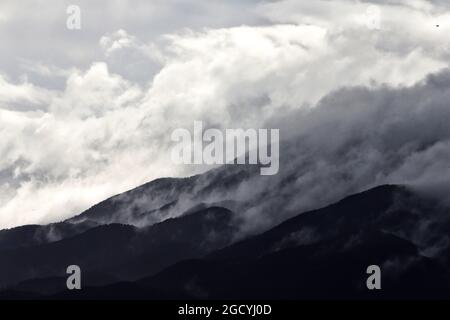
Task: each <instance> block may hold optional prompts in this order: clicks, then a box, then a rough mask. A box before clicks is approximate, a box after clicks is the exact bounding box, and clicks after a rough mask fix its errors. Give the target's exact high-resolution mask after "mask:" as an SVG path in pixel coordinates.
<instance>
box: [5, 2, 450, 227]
mask: <svg viewBox="0 0 450 320" xmlns="http://www.w3.org/2000/svg"><path fill="white" fill-rule="evenodd" d="M152 3H153V2H152ZM155 3H157V2H155ZM243 3H244V4H240V3H237V2H230V4H228V5H226V8H225V9H224V10H227V12H231V13H234V12H238V11H239V12H241V14H237V15H232V14H230V15H226V17H229V18H227V19H225V18H224V19H222V20H221V21H220V23H215V22H214V23H213V20H214V19H213V18H214V17H215V16H216V14H212V17H211V18H210V20H208V19H206V18H205V19H204V20H200V21H199V20H198V19H197V18H198V15H199V13H198V12H202V13H204V12H213V11H214V10H216V8H217V7H215V5H218V4H217V3H216V4H211V5H209V4H207V5H199V4H196V5H193V6H190V5H188V4H186V6H187V7H189V8H191V9H192V8H197V9H198V12H197V11H195V10H192V12H189V14H188V16H189V17H191V19H187V20H186V21H185V24H184V25H181V24H180V22H179V21H178V20H177V18H179V17H180V15H181V12H183V10H181V9H180V8H179V7H175V6H171V5H170V4H169V5H167V4H162V3H159V4H158V5H155V6H156V7H152V8H151V9H149V8H147V7H145V10H144V9H143V12H147V15H148V14H149V13H148V12H149V11H151V12H152V16H156V15H157V13H158V12H159V13H164V12H166V16H167V11H170V14H168V15H169V16H172V17H173V18H172V20H167V21H165V22H164V23H163V22H162V21H160V20H158V21H159V24H158V23H156V22H154V23H155V25H153V26H154V27H155V29H152V31H149V30H150V29H149V28H148V27H149V26H147V25H144V24H143V21H144V20H145V18H146V17H147V15H146V14H143V13H142V15H140V13H139V12H140V11H139V10H132V11H131V10H129V9H126V8H125V7H123V2H121V1H117V2H115V4H114V5H112V6H110V7H108V10H107V12H106V13H105V14H106V15H107V16H108V17H110V19H104V21H106V23H105V25H102V24H99V23H98V21H99V20H98V21H97V23H93V21H91V20H89V19H93V17H97V18H98V19H101V17H100V12H101V10H100V9H101V7H96V6H94V5H93V4H92V5H91V4H87V3H84V2H83V3H81V8H82V10H83V8H85V9H86V10H84V11H82V12H87V13H89V12H90V13H91V14H92V16H88V17H87V19H88V21H87V23H83V25H87V26H88V27H87V28H88V31H89V32H88V31H86V32H83V30H82V31H81V33H79V34H78V35H76V36H74V35H71V34H68V31H67V30H64V29H60V28H61V27H57V28H55V30H57V31H52V32H58V34H57V37H56V38H55V43H57V46H58V49H57V50H56V49H55V51H54V52H53V51H52V53H51V56H52V55H54V57H53V58H52V59H50V60H47V61H46V60H45V59H43V58H42V57H43V56H44V55H43V52H42V50H43V49H42V43H41V44H40V45H38V44H36V43H33V42H30V43H28V42H27V43H26V44H24V43H25V42H26V41H25V40H24V43H18V42H17V39H13V38H12V37H11V36H7V37H6V36H5V37H2V38H4V39H6V40H5V41H6V42H7V47H8V49H7V50H6V51H4V52H3V54H0V60H1V61H5V59H6V58H7V57H8V55H13V54H14V55H17V56H18V57H20V59H16V64H15V68H13V69H12V68H11V67H9V66H6V65H4V64H0V72H1V73H0V137H1V138H2V139H1V140H0V154H1V155H2V157H1V158H0V190H1V192H0V227H2V228H5V227H12V226H16V225H22V224H28V223H47V222H50V221H58V220H62V219H64V218H67V217H70V216H72V215H74V214H76V213H79V212H81V211H82V210H84V209H86V208H87V207H89V206H91V205H92V204H94V203H96V202H98V201H100V200H102V199H104V198H106V197H108V196H111V195H113V194H116V193H119V192H123V191H125V190H127V189H130V188H132V187H135V186H137V185H139V184H142V183H144V182H146V181H149V180H151V179H154V178H157V177H162V176H185V175H190V174H193V173H196V172H201V171H204V170H206V169H207V168H209V167H203V166H177V165H175V164H172V163H171V161H170V147H171V143H170V135H171V132H172V131H173V130H174V129H175V128H180V127H181V128H191V127H192V125H193V122H194V121H195V120H201V121H203V122H204V123H207V124H208V125H209V126H211V127H215V128H266V127H273V128H282V130H283V131H284V133H283V131H282V133H281V134H282V138H283V134H284V137H285V140H286V141H289V142H288V144H287V146H286V149H285V151H281V154H280V155H281V161H284V162H282V164H281V167H280V170H281V171H282V172H281V173H280V175H279V176H277V177H276V178H274V179H275V180H272V181H271V183H272V184H273V185H278V184H280V183H283V184H280V188H279V189H278V190H279V191H278V193H277V194H276V197H277V199H278V200H277V201H281V202H262V203H261V205H260V206H256V207H255V208H254V209H253V210H249V211H248V213H247V215H248V217H249V219H250V218H251V217H252V216H254V215H257V214H259V213H260V212H269V211H270V210H269V209H270V208H272V207H273V206H283V207H284V208H286V212H291V211H295V210H299V209H304V208H308V207H310V206H313V205H318V204H321V203H326V202H327V201H329V200H332V199H334V198H336V197H338V196H340V195H342V194H344V193H346V192H349V191H353V190H355V191H358V190H359V188H361V187H365V186H370V185H374V184H377V183H384V182H389V181H392V182H396V183H410V182H411V183H415V182H417V183H419V182H426V181H432V180H433V179H442V177H443V175H442V172H446V171H445V170H448V169H446V168H448V166H447V167H446V163H447V160H448V157H447V150H448V143H447V137H448V132H447V129H446V128H447V127H448V125H446V124H445V119H448V111H447V110H448V109H449V108H448V107H447V105H446V101H449V100H448V91H447V88H448V87H449V86H448V81H447V80H448V75H447V72H446V71H442V70H444V69H445V68H446V67H447V66H448V54H449V41H448V39H447V38H448V37H446V35H448V31H449V30H450V26H446V25H445V24H444V21H448V8H447V7H446V5H445V4H444V3H443V2H429V1H414V2H408V3H406V2H403V1H385V2H383V3H381V4H378V7H379V9H380V12H381V20H380V28H379V29H376V30H374V29H371V28H369V27H368V26H367V19H368V17H367V9H368V7H369V6H370V5H373V3H370V2H363V1H344V0H340V1H333V2H332V3H331V2H330V1H316V2H314V3H313V4H312V3H310V2H309V1H308V2H307V1H277V2H261V3H260V2H258V3H254V2H252V1H248V2H243ZM121 5H122V6H121ZM140 5H142V6H144V4H140ZM140 5H138V6H140ZM2 6H3V7H4V9H5V10H0V11H1V12H3V16H2V17H3V18H0V34H2V33H4V32H7V31H8V30H12V29H14V28H16V27H17V25H18V23H19V24H20V23H21V22H23V21H18V19H19V18H18V15H17V12H18V10H19V9H18V8H17V7H16V5H14V3H12V2H5V4H2ZM60 6H61V7H58V6H57V7H56V8H60V9H64V7H63V5H60ZM152 6H154V4H152ZM119 7H120V8H119ZM119 9H120V10H119ZM172 9H173V11H172ZM54 10H56V9H51V10H50V9H49V10H44V13H45V15H48V16H47V17H46V20H45V21H47V22H43V21H44V20H39V21H34V20H33V19H34V18H33V19H30V20H27V21H26V22H23V23H26V24H27V25H32V26H34V25H36V26H37V32H38V35H40V36H41V37H42V38H41V40H42V39H44V40H42V41H44V43H46V45H47V46H48V47H50V48H52V47H53V46H54V45H55V44H54V43H50V42H49V40H48V39H49V38H46V37H47V36H48V33H45V32H44V31H43V30H45V28H49V27H50V26H54V25H55V24H57V23H58V21H59V20H62V22H61V23H62V26H64V25H65V24H64V21H63V20H64V18H65V16H64V14H63V15H62V16H60V13H58V12H59V11H58V12H57V11H54ZM62 12H64V10H63V11H62ZM242 12H244V13H245V14H243V13H242ZM136 15H137V16H136ZM119 16H120V17H121V19H123V21H121V23H119V22H118V21H119V20H120V19H119V18H117V17H119ZM114 17H115V18H114ZM399 17H401V18H399ZM369 18H370V17H369ZM43 19H44V18H43ZM91 22H92V23H91ZM438 23H439V24H440V25H439V27H436V25H437V24H438ZM94 26H98V28H97V29H96V30H95V32H93V29H92V28H94ZM156 26H159V27H157V28H156ZM52 30H53V29H52ZM58 30H59V31H58ZM155 30H156V31H155ZM39 32H42V34H40V33H39ZM27 36H28V37H30V35H29V34H27ZM74 37H79V39H78V40H77V41H75V40H74ZM84 37H85V38H84ZM25 38H26V37H25ZM75 44H76V46H78V47H77V48H75V47H74V45H75ZM94 44H95V46H94ZM28 46H29V47H28ZM14 50H21V52H22V53H21V52H16V51H14ZM46 50H47V51H48V48H47V49H46ZM23 52H26V53H23ZM51 61H53V62H51ZM439 72H441V73H439ZM432 73H438V75H435V76H428V75H429V74H432ZM427 76H428V77H427ZM424 79H426V80H424ZM346 88H347V89H346ZM446 117H447V118H446ZM286 181H289V184H287V183H286ZM249 183H250V182H249ZM252 183H253V182H252ZM255 185H258V186H259V185H260V184H259V183H257V182H255ZM325 185H328V186H334V187H333V189H329V188H325ZM242 188H244V189H245V188H248V189H249V190H252V191H251V192H249V193H243V195H247V194H248V195H249V196H255V197H256V196H257V195H258V192H261V193H260V194H263V185H261V187H258V188H256V187H254V186H250V184H248V185H247V186H246V185H243V186H242ZM293 190H294V191H295V192H298V193H299V195H298V196H297V197H293V198H292V197H291V196H292V191H293ZM289 197H291V199H289ZM287 199H288V200H287ZM263 216H264V215H263ZM267 219H269V217H267ZM260 221H261V224H263V223H264V221H265V220H264V219H262V218H261V220H260Z"/></svg>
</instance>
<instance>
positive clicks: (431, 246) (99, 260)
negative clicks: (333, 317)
mask: <svg viewBox="0 0 450 320" xmlns="http://www.w3.org/2000/svg"><path fill="white" fill-rule="evenodd" d="M193 208H194V209H193V210H192V211H188V212H187V213H186V214H185V215H181V216H180V217H178V218H174V219H168V220H165V221H164V222H162V223H159V224H155V225H154V226H150V227H145V228H136V227H133V226H125V225H119V224H113V225H107V226H101V227H96V228H93V229H91V230H89V231H87V232H84V233H82V234H80V235H77V236H74V237H72V238H69V239H65V240H62V241H58V242H55V243H48V244H44V245H41V246H38V247H37V248H32V247H29V248H19V249H15V250H12V251H9V253H8V251H6V252H7V253H8V254H9V256H7V257H8V259H19V258H18V257H23V256H25V255H28V254H29V252H27V251H26V250H29V251H31V250H37V251H36V253H35V255H34V257H33V258H28V259H30V260H29V261H28V262H26V263H25V265H26V264H27V263H29V264H30V265H31V264H32V263H33V262H34V263H36V261H39V265H41V266H42V265H45V266H48V265H49V262H48V261H49V259H50V261H51V258H50V254H55V259H54V264H55V265H56V264H57V263H61V266H58V268H59V267H61V268H62V266H63V265H64V263H69V260H70V258H77V259H80V258H82V259H83V261H84V263H83V266H82V269H83V270H87V272H86V275H85V276H86V282H83V283H85V286H84V288H83V290H81V291H76V290H75V291H68V290H65V289H64V288H62V290H58V285H57V284H58V283H61V282H62V286H64V285H65V277H64V276H62V277H61V278H55V277H54V275H55V274H54V270H56V269H54V270H53V271H52V272H53V273H52V272H50V271H49V269H45V271H48V275H49V276H51V277H49V278H48V279H37V280H36V279H35V280H29V281H25V282H22V283H20V284H18V285H15V286H11V287H10V288H9V291H8V292H7V293H3V296H5V295H6V296H14V297H19V298H24V299H28V298H30V297H31V298H39V299H41V298H51V299H77V298H80V299H131V298H135V299H136V298H137V299H184V298H190V299H199V298H207V299H317V298H327V299H329V298H332V299H348V298H356V299H366V298H367V299H407V298H412V299H416V298H425V299H432V298H438V299H442V298H445V299H448V298H450V272H449V270H448V265H449V264H448V262H449V256H450V255H449V252H450V251H449V246H448V243H447V239H448V238H447V234H448V230H449V220H450V219H449V216H448V214H447V213H448V209H447V208H446V207H443V206H442V205H441V204H439V203H438V202H437V201H436V200H434V199H431V198H427V197H424V196H422V195H420V194H419V193H417V192H416V191H413V190H411V189H410V188H407V187H403V186H395V185H386V186H380V187H376V188H373V189H371V190H367V191H364V192H361V193H358V194H355V195H352V196H349V197H346V198H345V199H343V200H341V201H339V202H337V203H335V204H332V205H330V206H327V207H325V208H322V209H317V210H313V211H309V212H305V213H301V214H299V215H297V216H295V217H293V218H291V219H288V220H286V221H285V222H283V223H281V224H279V225H278V226H276V227H274V228H271V229H270V230H268V231H266V232H263V233H261V234H259V235H255V236H250V237H248V238H247V239H244V240H242V241H239V242H237V243H233V240H234V239H235V238H234V237H233V235H235V232H236V227H235V226H236V225H238V224H239V221H235V220H234V219H235V218H236V215H235V214H233V213H232V212H231V211H229V210H227V209H224V208H219V207H213V208H208V209H204V204H199V207H197V208H195V207H193ZM197 210H198V211H197ZM131 244H133V245H131ZM205 244H206V245H205ZM83 247H84V248H87V247H89V250H88V252H87V253H86V252H84V251H83V250H81V249H80V248H83ZM134 247H137V248H143V249H138V250H135V249H134ZM49 248H50V249H49ZM63 248H64V249H63ZM67 248H69V249H71V250H73V253H71V255H67V253H65V252H66V250H67ZM47 250H48V251H47ZM71 250H69V252H70V251H71ZM130 252H133V254H130ZM42 254H44V256H45V257H46V258H45V259H41V260H39V256H41V255H42ZM22 259H25V258H22ZM36 259H38V260H36ZM64 259H65V260H64ZM61 261H64V263H62V262H61ZM21 263H23V262H22V260H20V259H19V260H15V261H14V262H11V263H10V264H9V265H8V267H6V268H5V267H4V269H3V270H10V269H11V268H13V266H20V265H21ZM35 265H36V264H35ZM369 265H378V266H380V268H381V270H382V290H368V289H367V287H366V279H367V277H368V276H369V275H368V274H366V269H367V267H368V266H369ZM55 268H56V267H55ZM19 269H20V267H19ZM112 275H114V278H109V279H108V277H110V276H112ZM102 277H103V278H104V279H108V280H104V281H103V282H102V281H100V280H99V279H102ZM139 277H141V279H140V280H139V279H138V278H139ZM115 279H120V280H115ZM123 279H128V280H130V281H128V282H123V281H122V280H123ZM105 283H111V284H105ZM93 286H96V287H93ZM43 288H45V289H43ZM58 291H59V292H58Z"/></svg>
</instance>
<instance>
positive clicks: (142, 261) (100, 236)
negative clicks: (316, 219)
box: [0, 207, 235, 287]
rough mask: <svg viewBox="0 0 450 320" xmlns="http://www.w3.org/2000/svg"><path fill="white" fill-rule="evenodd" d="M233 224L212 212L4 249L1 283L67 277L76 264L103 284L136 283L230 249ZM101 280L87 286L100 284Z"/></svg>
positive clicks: (222, 214) (226, 216)
mask: <svg viewBox="0 0 450 320" xmlns="http://www.w3.org/2000/svg"><path fill="white" fill-rule="evenodd" d="M232 220H233V214H232V212H231V211H229V210H227V209H224V208H220V207H211V208H206V209H202V210H200V211H196V212H193V213H190V214H187V215H183V216H181V217H179V218H172V219H167V220H165V221H163V222H161V223H158V224H155V225H152V226H149V227H144V228H136V227H134V226H129V225H121V224H110V225H102V226H98V227H95V228H92V229H89V230H88V231H86V232H83V233H81V234H78V235H75V236H73V237H69V238H66V239H63V240H60V241H56V242H51V243H44V244H39V245H36V246H28V247H19V248H14V249H7V250H3V251H2V252H1V255H2V262H1V263H0V278H1V283H2V286H3V287H5V286H9V285H11V284H14V283H17V282H20V281H24V280H28V279H36V278H47V277H55V276H57V277H58V276H59V277H61V276H65V270H66V268H67V266H69V265H71V264H77V265H79V266H80V267H81V268H82V270H84V271H86V272H87V273H93V274H97V275H102V278H104V279H114V281H117V280H118V279H120V280H134V279H137V278H139V277H142V276H145V275H148V274H151V273H153V272H157V271H160V270H161V269H162V268H164V267H167V266H169V265H171V264H173V263H175V262H177V261H180V260H182V259H188V258H194V257H201V256H202V255H204V254H206V253H208V252H210V251H212V250H214V249H218V248H221V247H223V246H226V245H228V244H230V243H231V240H232V237H233V234H234V233H235V228H234V227H233V224H232ZM97 278H98V276H97V277H93V280H92V281H90V282H89V281H88V282H87V284H95V283H96V282H99V280H98V279H97ZM89 279H90V278H89V277H88V278H87V280H89ZM100 282H101V281H100ZM36 283H37V284H39V282H36ZM28 286H29V287H30V284H29V285H28ZM22 287H23V285H22Z"/></svg>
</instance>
